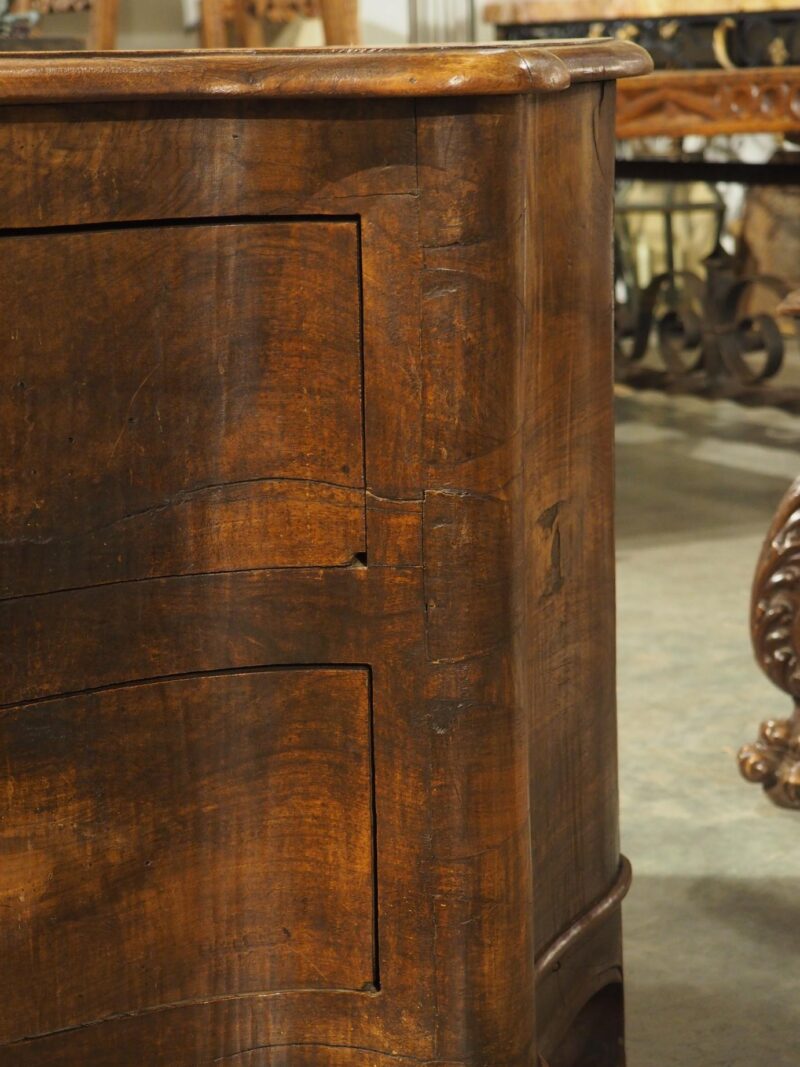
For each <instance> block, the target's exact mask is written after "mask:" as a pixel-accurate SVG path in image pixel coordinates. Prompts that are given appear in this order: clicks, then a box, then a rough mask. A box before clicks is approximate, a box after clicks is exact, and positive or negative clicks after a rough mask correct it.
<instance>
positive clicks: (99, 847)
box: [0, 667, 377, 1043]
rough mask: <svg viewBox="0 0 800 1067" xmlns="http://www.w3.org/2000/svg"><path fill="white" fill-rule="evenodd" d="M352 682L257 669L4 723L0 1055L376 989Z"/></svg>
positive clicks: (366, 699)
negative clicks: (113, 1025)
mask: <svg viewBox="0 0 800 1067" xmlns="http://www.w3.org/2000/svg"><path fill="white" fill-rule="evenodd" d="M371 746H372V728H371V707H370V684H369V672H368V670H367V669H366V668H359V667H347V668H344V667H343V668H323V667H319V668H303V669H255V670H252V671H246V672H230V673H228V672H225V673H220V674H207V675H198V676H193V677H183V678H177V679H172V680H165V681H159V682H153V683H146V684H140V685H132V686H125V687H115V688H111V689H106V690H101V691H98V692H95V693H86V694H82V695H78V696H72V697H66V698H59V699H54V700H46V701H42V702H40V703H38V704H34V705H27V706H22V707H19V708H15V709H10V710H7V711H6V712H5V713H4V714H3V716H2V718H1V719H0V765H2V766H3V767H6V768H10V769H11V773H10V775H9V776H8V779H7V782H6V786H7V788H4V789H3V791H2V799H0V909H2V910H0V914H2V916H3V922H2V924H0V959H2V961H3V966H2V975H0V993H1V994H2V995H0V1043H4V1042H12V1041H16V1040H19V1039H20V1038H23V1037H25V1036H35V1035H37V1034H44V1033H48V1032H53V1031H60V1030H65V1029H68V1028H72V1027H78V1026H80V1025H82V1024H88V1023H92V1022H100V1021H102V1020H104V1019H108V1018H110V1017H112V1016H113V1017H118V1016H119V1015H120V1013H128V1012H130V1013H142V1012H148V1011H151V1010H154V1009H157V1008H158V1007H159V1006H163V1005H165V1004H175V1003H179V1004H189V1003H193V1002H197V1003H199V1002H202V1001H207V1000H213V999H215V998H221V997H228V996H242V995H244V994H249V993H272V992H277V991H283V990H286V991H288V990H318V991H319V990H348V989H349V990H362V989H367V990H369V989H372V988H373V986H374V985H375V983H376V982H377V977H376V967H377V961H376V960H375V959H374V944H373V930H374V923H375V916H376V911H375V897H374V890H373V880H374V860H373V842H372V833H373V828H372V804H373V782H372V771H371Z"/></svg>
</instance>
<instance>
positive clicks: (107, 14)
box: [86, 0, 119, 52]
mask: <svg viewBox="0 0 800 1067" xmlns="http://www.w3.org/2000/svg"><path fill="white" fill-rule="evenodd" d="M118 18H119V0H95V4H94V6H93V7H92V10H91V14H90V15H89V36H88V38H87V40H86V47H87V48H88V49H89V51H90V52H107V51H112V50H113V49H114V48H116V47H117V21H118Z"/></svg>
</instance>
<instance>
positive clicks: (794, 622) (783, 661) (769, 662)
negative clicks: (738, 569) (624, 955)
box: [739, 290, 800, 810]
mask: <svg viewBox="0 0 800 1067" xmlns="http://www.w3.org/2000/svg"><path fill="white" fill-rule="evenodd" d="M778 310H779V311H780V312H781V313H782V314H790V315H797V316H800V290H796V291H795V292H793V293H791V294H790V295H789V296H788V297H787V298H786V300H785V301H784V302H783V303H782V304H781V306H780V308H779V309H778ZM750 628H751V636H752V639H753V649H754V651H755V654H756V659H757V660H758V663H759V666H760V667H761V668H762V670H763V671H764V672H765V674H766V675H767V677H768V678H769V679H770V680H771V681H773V682H774V683H775V685H777V686H778V688H779V689H783V690H784V691H785V692H787V693H788V694H789V695H790V696H791V697H792V699H793V700H794V704H795V707H794V714H793V715H792V716H791V717H790V718H788V719H769V720H767V721H766V722H764V723H762V724H761V727H760V729H759V736H758V740H757V741H755V742H754V743H753V744H749V745H745V746H744V747H743V748H742V749H741V750H740V752H739V769H740V770H741V772H742V774H743V775H744V777H745V778H746V779H747V780H748V781H749V782H758V783H759V784H761V785H763V787H764V789H765V790H766V792H767V794H768V796H769V797H770V799H771V800H773V801H774V802H775V803H776V804H779V805H780V806H781V807H784V808H796V809H798V810H800V478H798V479H797V481H795V483H794V484H793V485H792V487H791V489H790V490H789V491H788V493H787V494H786V496H785V497H784V498H783V500H782V501H781V504H780V507H779V508H778V511H777V513H776V515H775V518H774V519H773V521H772V526H771V527H770V530H769V533H768V534H767V539H766V541H765V542H764V547H763V548H762V550H761V556H760V558H759V561H758V566H757V568H756V575H755V579H754V582H753V597H752V605H751V614H750Z"/></svg>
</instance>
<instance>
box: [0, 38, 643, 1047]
mask: <svg viewBox="0 0 800 1067" xmlns="http://www.w3.org/2000/svg"><path fill="white" fill-rule="evenodd" d="M569 51H570V48H569V47H567V48H566V49H565V50H564V54H566V53H569ZM574 51H575V55H576V56H578V60H576V66H575V69H576V70H578V69H579V70H580V72H581V73H580V78H588V77H589V75H590V63H589V57H590V56H591V54H592V46H581V48H580V49H575V50H574ZM428 54H429V53H425V55H428ZM458 54H459V53H458V52H456V53H455V55H458ZM616 54H617V55H619V56H622V57H627V58H625V62H626V63H627V62H630V63H634V61H635V63H639V59H638V53H637V52H636V50H632V51H627V52H626V51H625V50H624V49H623V51H622V52H619V53H616ZM365 55H366V59H365V58H364V56H362V55H361V54H359V55H357V56H356V57H355V58H354V59H353V60H352V62H353V66H354V69H355V70H356V72H357V73H356V75H355V77H356V80H358V78H361V77H362V75H363V70H361V72H359V70H360V68H359V63H361V62H362V61H363V62H367V63H368V64H373V63H374V64H377V66H376V68H375V69H377V67H378V66H380V65H381V64H383V65H384V67H386V68H387V77H388V78H389V79H390V80H391V78H392V77H393V76H394V75H393V73H392V72H393V71H395V70H396V67H395V61H394V59H393V60H391V62H390V61H389V60H387V59H386V57H385V56H380V55H373V54H369V53H367V54H365ZM430 55H434V56H438V57H440V58H441V56H442V55H447V54H446V53H441V52H432V53H430ZM471 55H473V57H474V59H475V62H476V63H477V62H481V63H485V64H486V69H487V71H488V72H489V73H490V74H491V72H492V71H493V70H494V69H495V67H494V63H495V62H496V60H497V57H498V55H502V52H495V51H490V54H489V55H487V56H483V55H482V53H481V52H480V51H477V52H473V53H471ZM597 55H598V68H597V75H596V77H597V78H598V79H599V80H597V81H596V82H595V83H584V84H577V85H574V86H572V87H571V88H569V89H568V91H566V92H563V93H538V92H533V91H532V89H531V83H530V81H528V82H527V83H526V84H525V86H524V87H523V88H522V89H520V91H519V92H518V93H517V94H516V95H501V96H499V97H498V96H480V95H475V94H474V93H473V94H472V95H469V94H468V95H465V96H463V97H462V98H460V99H445V98H443V97H442V96H437V97H435V98H425V99H421V100H414V99H369V100H326V99H318V100H313V101H312V100H308V101H302V100H286V99H264V100H236V99H233V100H224V99H223V100H216V99H215V100H194V101H180V102H175V101H173V100H169V99H167V100H162V99H153V100H138V101H134V102H129V103H125V102H122V101H119V100H109V101H104V102H102V103H81V102H78V101H80V99H81V96H82V95H83V92H84V90H83V89H81V88H80V86H79V84H78V82H77V81H73V82H72V83H71V84H72V89H71V90H70V91H72V92H74V94H75V98H74V100H73V102H72V103H69V104H66V103H62V104H57V105H54V104H53V103H52V100H51V99H50V97H51V88H50V87H47V86H45V85H42V84H39V83H38V82H37V83H36V84H33V83H32V82H29V85H28V90H27V91H28V92H30V94H31V98H32V99H37V98H38V99H40V100H41V101H42V102H41V103H39V104H31V103H26V104H23V105H20V104H19V103H18V102H17V103H16V104H15V103H14V98H13V94H12V97H11V98H10V99H9V102H8V104H7V106H6V107H5V114H4V118H5V122H4V123H3V125H2V127H0V179H1V180H2V182H3V188H4V189H5V190H6V194H7V195H5V196H4V197H3V198H2V200H0V249H1V250H2V251H3V253H4V256H3V259H2V262H3V267H2V270H3V272H4V273H3V291H4V294H5V303H4V329H3V334H2V338H0V349H2V360H1V361H0V366H2V367H7V368H8V370H7V374H6V379H5V381H4V382H3V384H2V387H1V388H0V398H1V399H0V405H1V413H2V417H3V423H4V426H5V427H6V428H7V433H6V438H7V445H6V449H7V451H6V453H5V454H4V455H3V458H2V462H0V476H2V478H3V494H2V498H3V501H4V503H3V508H4V510H3V512H2V537H0V540H3V541H4V542H8V543H7V544H5V545H4V546H3V550H4V552H5V553H7V554H6V555H3V556H0V578H1V579H2V584H3V588H4V589H5V590H6V599H4V600H2V601H0V631H1V632H2V637H3V640H2V641H0V677H2V679H3V684H2V697H1V698H0V752H2V754H3V761H2V764H0V765H1V766H2V767H3V768H4V773H5V786H4V789H3V790H0V902H2V903H3V904H4V907H2V908H0V947H2V950H3V951H2V956H3V959H4V960H12V961H13V966H11V967H4V968H0V1001H2V1002H3V1004H4V1007H3V1009H0V1065H2V1067H6V1065H9V1067H12V1065H13V1067H44V1065H47V1067H75V1065H76V1064H83V1063H86V1064H93V1065H100V1067H138V1065H140V1064H147V1065H148V1067H197V1065H199V1064H211V1063H226V1064H232V1065H236V1064H240V1065H242V1067H312V1065H313V1067H326V1065H330V1067H375V1065H377V1064H381V1065H382V1064H386V1065H387V1067H388V1065H389V1064H392V1065H395V1067H397V1065H399V1064H407V1065H412V1064H420V1063H425V1064H428V1065H430V1067H478V1065H481V1064H492V1065H498V1067H499V1065H501V1064H502V1065H503V1067H530V1065H531V1063H532V1062H535V1061H536V1060H537V1058H538V1055H539V1053H541V1054H542V1055H543V1056H544V1057H545V1059H546V1060H547V1062H549V1063H551V1064H556V1065H557V1067H582V1065H583V1063H584V1058H585V1057H584V1055H583V1051H582V1050H585V1049H586V1048H587V1047H588V1046H587V1040H588V1041H589V1043H590V1044H591V1043H594V1046H595V1047H596V1048H602V1049H604V1050H605V1051H604V1052H603V1058H602V1060H601V1061H600V1067H620V1065H621V1063H622V1059H623V1053H622V1051H621V1045H620V1040H621V1033H622V1005H621V996H620V981H621V954H620V929H619V901H620V899H621V896H622V895H623V893H624V888H625V882H626V879H625V876H624V875H625V868H624V865H623V867H622V868H621V867H620V857H619V847H618V840H617V808H616V761H615V721H614V719H615V715H614V644H613V641H614V615H613V597H614V592H613V543H612V521H611V501H612V454H611V442H612V420H611V334H610V330H611V321H610V307H611V203H612V178H613V107H614V89H613V86H611V85H608V84H607V83H606V82H605V81H604V80H603V78H604V77H605V74H606V73H607V71H608V51H607V47H606V46H605V45H602V44H601V45H598V46H597ZM416 61H417V60H416V59H415V60H414V62H416ZM23 62H24V63H26V64H27V62H28V61H27V60H25V61H23ZM69 62H70V63H72V62H73V60H70V61H69ZM98 62H102V61H98ZM133 62H134V63H138V62H139V60H138V59H136V60H134V61H133ZM147 62H148V63H150V62H152V63H153V64H155V66H154V67H153V68H152V69H151V73H152V70H155V69H161V68H160V67H159V63H160V62H162V61H159V60H157V59H156V60H152V61H150V60H148V61H147ZM164 62H166V63H167V67H166V68H164V70H162V74H163V75H164V79H162V91H163V92H164V94H165V95H166V96H169V95H170V92H171V91H170V89H169V88H168V87H167V86H168V85H169V84H170V79H171V78H177V81H178V82H181V78H180V77H178V75H177V74H176V73H175V71H176V70H177V68H178V67H180V66H181V64H180V62H179V60H178V58H177V57H175V58H174V59H169V60H165V61H164ZM218 62H221V60H217V59H214V58H213V57H212V59H211V61H210V64H209V68H208V69H209V71H210V72H212V73H211V74H210V77H211V78H212V80H213V77H214V76H215V75H214V74H213V71H214V70H215V69H217V71H218V67H217V63H218ZM233 62H234V63H235V62H237V60H236V58H235V57H234V59H233ZM247 62H248V63H253V64H255V65H256V67H257V65H258V63H259V62H260V63H261V64H262V66H263V67H264V68H268V67H269V66H270V61H269V60H268V59H260V60H259V59H258V57H254V56H252V55H251V56H249V57H247ZM280 62H283V61H280ZM402 62H405V61H402ZM420 62H421V63H422V65H423V67H424V66H425V64H426V63H427V60H421V61H420ZM447 62H448V63H449V62H450V61H449V60H448V61H447ZM185 63H186V65H187V68H188V69H192V70H194V69H195V65H196V60H195V58H194V57H191V56H190V57H187V58H186V60H185ZM173 64H175V65H177V66H173ZM279 65H280V64H279ZM323 65H324V63H323ZM334 65H335V66H337V67H338V68H339V70H340V71H342V70H344V67H345V66H346V63H345V57H344V55H342V54H338V55H337V56H336V58H335V61H334ZM401 65H402V64H401ZM256 67H254V68H253V69H256ZM467 67H468V68H469V64H467ZM90 68H91V69H92V70H98V69H100V68H99V66H96V67H92V66H91V63H90ZM565 69H566V66H565ZM410 70H411V66H406V67H405V68H404V71H405V74H404V76H405V75H408V74H409V72H410ZM283 72H284V75H285V76H286V77H289V74H288V67H284V68H283ZM429 74H430V77H431V78H432V77H433V74H432V72H431V71H429ZM73 76H74V75H73ZM271 76H272V75H270V77H271ZM438 76H439V75H437V77H438ZM54 77H55V79H56V81H58V78H59V77H60V75H58V73H57V72H56V73H55V75H54ZM87 77H88V78H89V80H91V78H92V77H94V75H87ZM315 77H317V76H316V75H315ZM326 77H327V75H325V74H324V72H323V73H322V74H320V75H319V78H321V79H322V83H324V82H325V78H326ZM369 77H373V74H370V75H369ZM445 77H449V74H448V73H447V72H445ZM483 77H484V75H481V76H480V77H479V76H478V75H477V74H475V73H474V71H473V73H471V74H470V73H469V70H468V73H467V78H466V80H465V81H464V82H463V84H462V88H463V87H464V86H469V85H470V84H471V85H472V86H473V87H475V86H477V85H478V84H481V78H483ZM470 78H472V81H471V82H470ZM487 80H491V79H490V78H488V76H487ZM3 83H4V82H3V79H0V84H3ZM175 84H177V82H175V83H173V89H174V87H175ZM181 84H182V82H181ZM316 84H320V82H317V83H316ZM361 84H362V86H365V85H367V84H368V79H367V81H362V83H361ZM428 84H431V82H429V83H428ZM436 84H441V82H436ZM258 86H262V82H260V81H258ZM87 91H89V93H90V95H91V93H93V92H94V91H95V90H94V89H91V90H87ZM148 91H152V92H153V93H156V88H155V83H152V85H151V89H150V90H148ZM258 91H261V88H259V90H258ZM348 91H349V90H348ZM392 91H394V89H393V90H392ZM45 101H48V102H45ZM130 420H133V421H130ZM70 438H73V440H72V441H70ZM621 871H622V877H621ZM6 905H7V906H6ZM287 931H288V933H287ZM537 959H538V960H539V966H538V968H537V967H536V963H535V961H536V960H537ZM598 998H599V999H598ZM587 1035H588V1036H587Z"/></svg>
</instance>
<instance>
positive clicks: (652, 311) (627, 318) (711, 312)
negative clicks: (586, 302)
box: [616, 243, 787, 397]
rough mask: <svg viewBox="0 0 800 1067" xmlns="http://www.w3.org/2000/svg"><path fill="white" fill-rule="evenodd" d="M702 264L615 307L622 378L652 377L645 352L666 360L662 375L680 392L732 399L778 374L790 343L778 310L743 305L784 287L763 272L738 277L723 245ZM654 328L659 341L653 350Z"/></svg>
mask: <svg viewBox="0 0 800 1067" xmlns="http://www.w3.org/2000/svg"><path fill="white" fill-rule="evenodd" d="M703 266H704V268H705V273H706V277H705V278H701V277H700V275H699V274H695V273H693V272H691V271H681V270H666V271H664V272H662V273H660V274H657V275H656V276H655V277H654V278H653V279H652V280H651V281H650V283H649V284H648V285H647V286H646V287H645V288H644V289H643V290H639V291H636V290H634V291H633V292H632V297H633V299H631V300H630V301H629V302H628V303H626V304H621V305H620V306H618V308H617V330H616V365H617V377H618V379H620V380H622V381H626V380H631V379H637V378H641V377H642V375H643V374H647V373H648V372H647V371H645V369H644V367H643V361H644V358H645V356H646V355H647V354H648V352H654V353H655V354H656V355H657V357H658V358H659V359H660V361H661V363H662V364H663V371H661V377H662V379H663V378H664V377H667V379H668V381H669V382H670V383H671V384H674V385H675V386H676V387H677V388H679V389H680V391H683V392H698V393H708V392H712V393H714V394H715V395H718V396H719V395H724V396H732V397H735V396H738V395H740V394H742V393H744V392H745V391H747V390H752V388H753V387H754V386H759V385H761V384H762V383H764V382H766V381H768V380H770V379H772V378H774V377H775V375H776V374H777V373H778V372H779V371H780V369H781V367H782V366H783V359H784V352H785V345H784V339H783V335H782V333H781V329H780V326H779V325H778V321H777V317H776V315H770V314H765V313H758V314H752V315H750V314H745V313H743V312H742V311H741V308H742V305H743V302H744V301H745V299H746V297H747V296H748V295H749V294H750V293H751V292H752V291H753V290H754V289H756V288H760V289H762V290H763V289H769V290H771V291H772V292H774V293H775V296H776V303H777V302H778V301H779V300H780V298H781V297H783V296H785V295H786V292H787V286H786V284H785V283H784V282H783V281H782V280H781V279H780V278H776V277H773V276H772V275H766V274H755V275H750V276H748V277H740V276H739V275H737V273H736V270H735V263H734V258H733V256H731V255H730V254H729V253H728V252H726V251H725V249H724V248H722V246H721V245H720V244H719V243H717V244H716V247H715V248H714V250H713V251H712V252H711V254H710V255H709V256H707V257H706V259H705V260H704V261H703ZM628 291H629V293H631V288H630V283H629V289H628ZM654 333H655V336H656V340H657V344H656V345H655V346H654V347H652V348H651V342H652V340H653V334H654ZM649 373H650V374H651V375H653V374H654V373H656V374H657V372H654V371H652V370H650V371H649ZM659 384H663V381H662V382H660V383H659Z"/></svg>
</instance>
